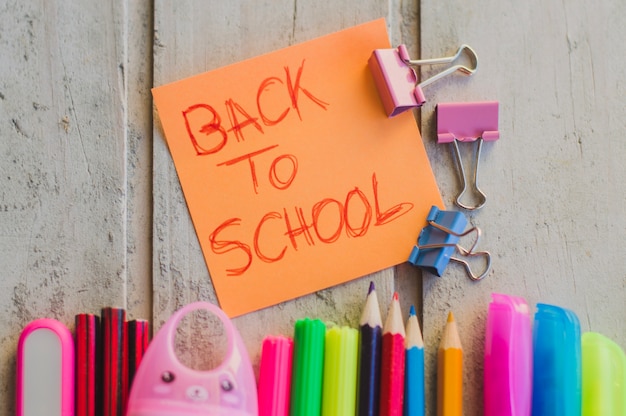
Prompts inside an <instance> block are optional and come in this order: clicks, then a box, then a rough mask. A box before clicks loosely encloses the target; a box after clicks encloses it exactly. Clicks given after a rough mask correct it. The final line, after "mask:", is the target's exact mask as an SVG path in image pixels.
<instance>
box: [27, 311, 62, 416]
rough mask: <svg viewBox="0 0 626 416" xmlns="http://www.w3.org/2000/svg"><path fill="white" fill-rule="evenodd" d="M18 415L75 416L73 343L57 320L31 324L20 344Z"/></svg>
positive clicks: (42, 320) (38, 321) (44, 320)
mask: <svg viewBox="0 0 626 416" xmlns="http://www.w3.org/2000/svg"><path fill="white" fill-rule="evenodd" d="M16 398H17V403H16V415H17V416H38V415H59V416H74V340H73V339H72V333H71V332H70V331H69V329H67V327H66V326H65V325H63V324H62V323H61V322H59V321H56V320H54V319H37V320H35V321H32V322H31V323H30V324H28V325H27V326H26V327H25V328H24V330H23V331H22V333H21V334H20V339H19V341H18V344H17V386H16Z"/></svg>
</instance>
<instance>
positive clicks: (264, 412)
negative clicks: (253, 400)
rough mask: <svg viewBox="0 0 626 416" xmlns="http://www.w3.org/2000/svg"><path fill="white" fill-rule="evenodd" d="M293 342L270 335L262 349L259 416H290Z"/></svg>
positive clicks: (289, 339) (264, 341) (286, 338)
mask: <svg viewBox="0 0 626 416" xmlns="http://www.w3.org/2000/svg"><path fill="white" fill-rule="evenodd" d="M292 357H293V340H292V339H291V338H288V337H283V336H272V335H269V336H267V337H265V339H264V340H263V345H262V347H261V364H260V367H259V416H288V415H289V406H290V397H291V394H290V393H291V367H292V365H291V364H292Z"/></svg>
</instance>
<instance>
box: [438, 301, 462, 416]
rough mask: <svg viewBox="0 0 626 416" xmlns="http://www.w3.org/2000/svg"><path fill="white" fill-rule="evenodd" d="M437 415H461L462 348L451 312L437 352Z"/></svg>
mask: <svg viewBox="0 0 626 416" xmlns="http://www.w3.org/2000/svg"><path fill="white" fill-rule="evenodd" d="M437 415H438V416H462V415H463V349H462V347H461V339H460V337H459V332H458V329H457V325H456V321H455V320H454V315H452V312H450V313H449V314H448V321H447V323H446V326H445V328H444V331H443V336H442V337H441V342H440V344H439V351H438V354H437Z"/></svg>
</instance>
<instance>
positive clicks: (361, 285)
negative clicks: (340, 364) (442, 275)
mask: <svg viewBox="0 0 626 416" xmlns="http://www.w3.org/2000/svg"><path fill="white" fill-rule="evenodd" d="M379 17H388V18H390V20H394V21H397V20H398V16H397V13H395V12H393V11H392V10H391V8H390V6H389V5H388V4H387V3H385V2H378V1H365V2H363V1H359V2H356V1H342V2H332V3H324V2H322V3H320V2H298V3H293V2H287V1H281V2H273V3H272V5H271V7H270V6H262V7H257V3H255V2H251V1H239V2H231V1H219V2H211V4H210V5H209V4H207V3H206V2H203V1H187V2H167V1H157V2H156V4H155V56H154V68H155V70H154V83H155V85H157V86H158V85H163V84H165V83H168V82H172V81H175V80H178V79H181V78H183V77H187V76H190V75H194V74H197V73H201V72H204V71H207V70H211V69H214V68H218V67H221V66H224V65H227V64H231V63H234V62H238V61H240V60H243V59H246V58H250V57H254V56H257V55H260V54H263V53H266V52H270V51H272V50H275V49H278V48H282V47H286V46H289V45H293V44H295V43H298V42H302V41H305V40H308V39H312V38H314V37H317V36H321V35H325V34H328V33H332V32H334V31H337V30H340V29H343V28H347V27H350V26H353V25H355V24H359V23H363V22H366V21H369V20H373V19H376V18H379ZM413 21H414V22H415V20H413ZM392 33H397V34H399V33H400V30H395V31H394V32H392ZM394 36H395V35H394ZM413 45H414V44H413ZM154 170H155V172H154V201H155V205H154V237H155V238H154V272H153V274H154V316H155V329H157V328H158V327H160V326H161V325H162V324H163V323H164V322H165V320H167V318H168V317H169V316H170V315H171V313H172V312H173V311H174V310H176V309H178V308H180V307H181V306H183V305H184V304H187V303H189V302H191V301H194V300H198V299H200V300H205V301H211V302H216V297H215V292H214V290H213V287H212V285H211V280H210V276H209V274H208V271H207V268H206V265H205V263H204V260H203V257H202V253H201V251H200V246H199V244H198V241H197V238H196V235H195V232H194V229H193V225H192V223H191V221H190V218H189V214H188V211H187V207H186V205H185V201H184V197H183V195H182V193H181V189H180V185H179V182H178V179H177V176H176V172H175V168H174V165H173V163H172V160H171V157H170V155H169V152H168V150H167V146H166V144H165V141H164V138H163V134H162V130H161V128H160V126H159V121H158V116H156V115H155V130H154ZM393 277H394V271H393V269H388V270H385V271H382V272H379V273H376V274H374V275H372V276H368V277H366V278H363V279H357V280H356V281H354V282H351V283H348V284H345V285H342V286H339V287H335V288H332V289H328V290H323V291H320V292H317V293H316V294H312V295H309V296H305V297H302V298H299V299H296V300H293V301H289V302H285V303H282V304H280V305H277V306H275V307H271V308H267V309H265V310H261V311H258V312H255V313H251V314H248V315H245V316H242V317H239V318H236V324H237V326H238V328H239V330H240V331H241V333H242V335H243V337H244V340H245V342H246V345H247V348H248V351H249V353H250V355H251V356H252V358H253V361H254V363H255V365H256V364H258V355H259V353H260V345H261V340H262V338H263V337H264V336H265V335H267V334H286V335H291V334H292V332H293V324H294V322H295V320H296V319H299V318H304V317H306V316H310V317H317V318H321V319H324V320H327V321H333V322H337V323H339V324H349V325H353V326H356V325H357V323H358V319H359V315H360V310H361V307H362V304H363V302H364V298H365V294H366V292H367V287H368V285H369V282H370V280H374V281H375V282H376V285H377V288H379V292H378V293H379V296H380V298H381V304H382V305H384V307H385V308H386V305H387V300H390V299H391V292H392V290H393V288H394V279H393ZM260 290H261V289H260ZM408 297H409V296H407V298H408ZM415 298H417V297H415ZM407 311H408V306H407ZM191 331H192V329H189V330H187V333H189V332H191ZM219 337H220V334H219V333H217V334H215V337H214V338H213V339H209V340H208V341H207V344H208V343H211V344H213V345H219V344H220V342H222V343H223V342H224V340H223V339H222V340H219V339H217V338H219Z"/></svg>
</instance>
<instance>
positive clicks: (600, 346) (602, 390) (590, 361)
mask: <svg viewBox="0 0 626 416" xmlns="http://www.w3.org/2000/svg"><path fill="white" fill-rule="evenodd" d="M581 344H582V416H598V415H607V416H608V415H610V416H626V354H625V353H624V350H622V349H621V348H620V346H619V345H618V344H616V343H615V342H614V341H612V340H611V339H609V338H607V337H606V336H604V335H602V334H599V333H596V332H585V333H583V334H582V336H581Z"/></svg>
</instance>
